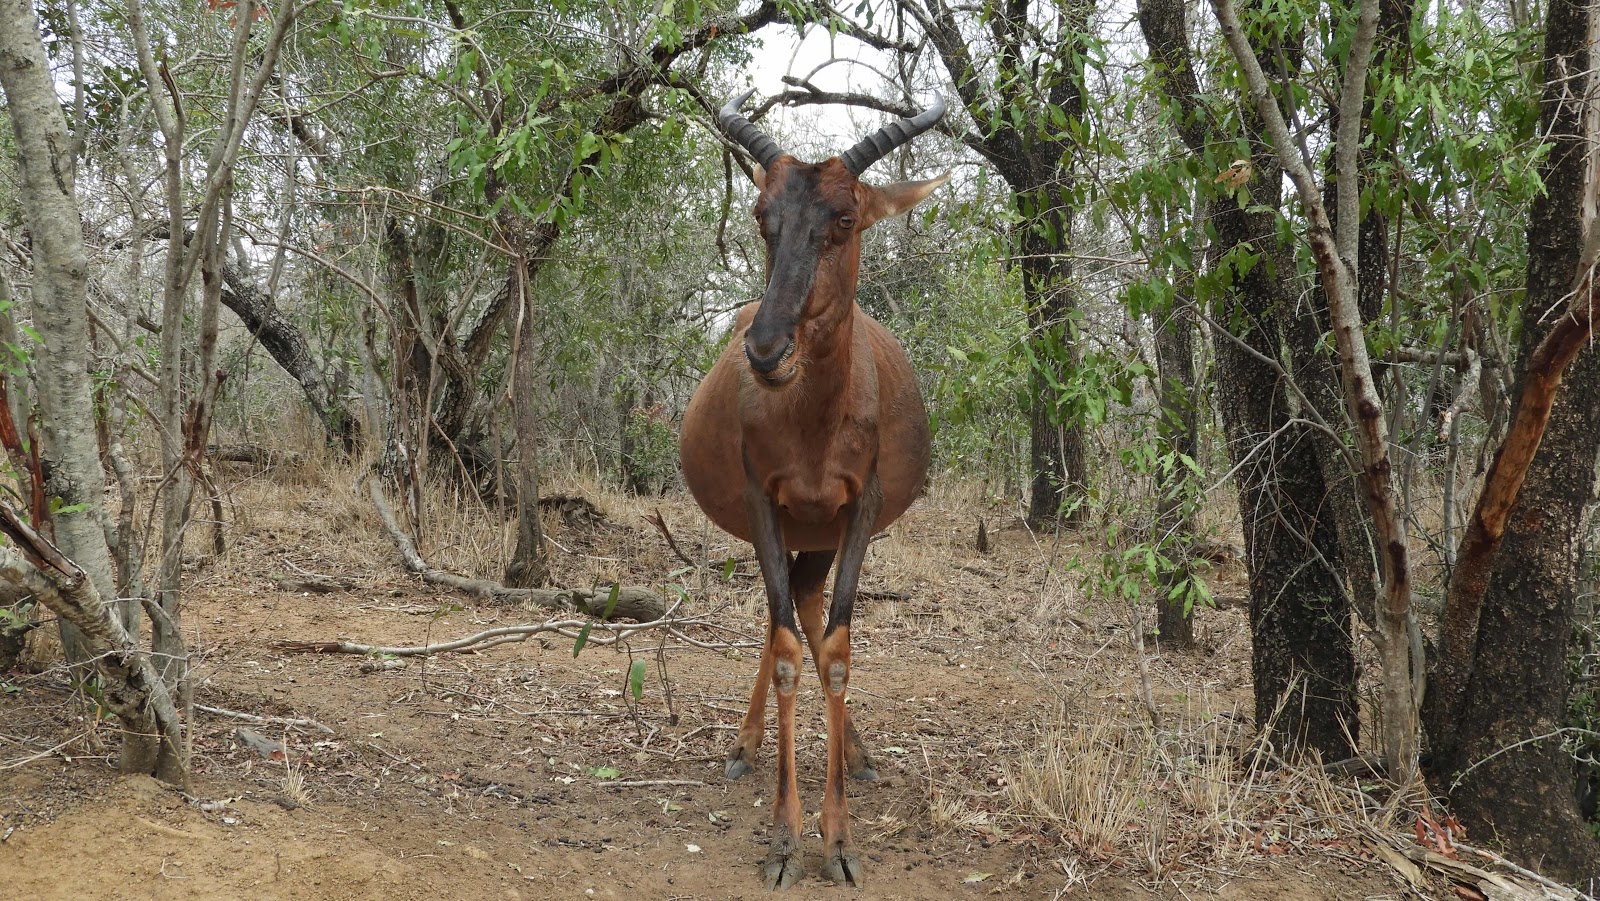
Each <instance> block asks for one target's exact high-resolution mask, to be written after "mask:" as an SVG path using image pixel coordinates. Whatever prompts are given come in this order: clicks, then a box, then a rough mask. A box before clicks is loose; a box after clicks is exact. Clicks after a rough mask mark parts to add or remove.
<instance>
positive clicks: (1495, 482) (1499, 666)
mask: <svg viewBox="0 0 1600 901" xmlns="http://www.w3.org/2000/svg"><path fill="white" fill-rule="evenodd" d="M1594 26H1595V18H1594V12H1593V10H1592V9H1591V8H1589V7H1588V6H1586V5H1584V4H1577V3H1568V2H1554V3H1551V4H1550V5H1549V7H1548V9H1547V11H1546V23H1545V48H1544V66H1543V72H1544V93H1543V103H1542V112H1541V133H1542V134H1546V135H1549V136H1550V137H1549V141H1550V142H1551V144H1552V145H1553V146H1552V147H1551V150H1550V153H1549V155H1548V156H1547V157H1546V158H1545V161H1544V163H1543V165H1542V166H1541V171H1540V174H1541V176H1542V179H1543V182H1544V187H1545V190H1544V193H1542V194H1541V195H1539V196H1538V197H1537V198H1536V199H1535V200H1534V203H1533V206H1532V209H1531V211H1530V213H1529V221H1528V268H1527V287H1526V294H1525V296H1524V299H1523V303H1522V317H1523V322H1522V339H1521V342H1520V343H1521V347H1520V354H1519V357H1520V360H1521V363H1522V368H1521V372H1520V373H1519V375H1518V379H1517V384H1516V386H1515V387H1514V389H1513V396H1514V397H1515V399H1516V400H1515V405H1514V407H1513V412H1512V415H1511V424H1510V427H1509V428H1508V430H1507V433H1506V436H1505V439H1504V440H1503V442H1502V443H1501V445H1500V448H1499V450H1498V451H1497V452H1496V454H1495V457H1494V461H1493V463H1492V464H1491V466H1490V467H1489V470H1488V472H1487V473H1486V474H1485V477H1484V487H1483V490H1482V492H1481V494H1480V496H1479V500H1478V504H1477V507H1476V509H1475V510H1474V512H1473V516H1472V518H1471V519H1470V520H1469V523H1468V528H1467V532H1466V535H1465V536H1464V537H1463V539H1462V542H1461V549H1460V552H1459V555H1458V558H1457V561H1456V566H1455V568H1454V570H1453V571H1452V573H1451V579H1450V583H1449V591H1448V595H1447V605H1446V608H1445V611H1444V616H1443V619H1442V621H1441V632H1440V639H1439V646H1438V648H1439V652H1438V655H1437V665H1436V666H1435V667H1434V669H1433V672H1432V681H1431V684H1430V690H1429V703H1428V707H1427V708H1426V711H1425V713H1426V718H1425V724H1426V725H1427V728H1428V737H1429V741H1430V744H1431V747H1432V751H1433V753H1432V757H1431V759H1430V761H1429V764H1430V769H1431V770H1432V775H1433V777H1434V781H1435V784H1436V785H1438V787H1439V788H1440V789H1441V790H1442V791H1444V792H1446V793H1447V794H1449V795H1450V797H1451V799H1452V800H1453V802H1454V804H1455V809H1456V810H1457V812H1458V813H1459V814H1460V815H1461V816H1462V818H1463V820H1464V821H1465V822H1466V823H1467V824H1468V825H1469V826H1470V827H1471V828H1473V829H1477V830H1480V831H1482V830H1493V834H1495V835H1496V836H1497V837H1498V838H1499V839H1500V840H1501V841H1503V842H1504V843H1505V844H1506V846H1507V847H1508V848H1509V850H1510V851H1511V852H1512V854H1513V855H1514V856H1516V857H1518V858H1520V859H1522V860H1525V861H1528V862H1529V863H1534V862H1537V863H1539V864H1540V865H1542V866H1544V867H1547V868H1548V870H1549V872H1551V873H1553V874H1556V875H1558V876H1559V877H1560V878H1562V879H1565V880H1568V881H1572V882H1583V881H1586V880H1590V879H1594V878H1596V877H1597V876H1600V844H1597V843H1596V842H1595V840H1594V838H1593V836H1592V834H1591V833H1590V831H1589V830H1588V829H1586V828H1585V826H1584V823H1583V817H1582V814H1581V813H1580V812H1579V811H1578V809H1577V803H1576V798H1575V796H1574V793H1573V786H1572V779H1571V777H1570V775H1569V774H1570V768H1571V764H1570V760H1569V758H1568V755H1567V754H1566V752H1565V751H1564V749H1563V747H1562V742H1561V739H1562V735H1563V723H1564V721H1565V716H1566V703H1567V695H1568V690H1569V689H1568V682H1569V677H1568V665H1567V656H1568V654H1569V652H1570V649H1571V643H1572V620H1573V610H1574V605H1575V602H1576V591H1577V588H1576V585H1577V581H1578V579H1577V574H1578V567H1579V562H1580V561H1579V557H1578V554H1579V551H1580V549H1581V536H1580V532H1579V526H1580V524H1581V522H1582V520H1583V513H1584V510H1585V508H1587V507H1589V506H1590V505H1591V504H1592V503H1593V502H1594V496H1595V472H1596V464H1597V460H1600V354H1596V353H1595V352H1594V351H1593V350H1592V349H1588V348H1587V347H1586V345H1587V343H1588V342H1589V341H1590V340H1591V336H1592V334H1593V330H1594V320H1595V317H1596V314H1597V312H1600V290H1597V288H1596V286H1595V284H1594V266H1595V262H1596V261H1595V257H1594V251H1593V250H1592V249H1590V247H1589V246H1587V244H1586V241H1587V237H1586V236H1587V233H1588V232H1589V231H1591V230H1592V229H1594V228H1595V227H1596V226H1595V224H1594V223H1593V221H1592V219H1591V218H1590V216H1589V215H1587V214H1586V211H1585V209H1584V207H1585V205H1586V204H1588V203H1592V200H1593V197H1594V194H1593V191H1594V186H1593V185H1590V184H1588V183H1587V182H1588V176H1589V170H1590V165H1591V154H1592V149H1591V142H1592V141H1593V140H1594V139H1595V129H1594V112H1593V110H1592V109H1590V108H1589V107H1588V106H1587V105H1586V104H1584V103H1581V102H1579V101H1578V100H1577V99H1576V98H1583V97H1587V96H1588V90H1589V84H1588V83H1589V80H1590V74H1589V73H1590V70H1591V68H1592V67H1591V66H1590V65H1589V60H1590V58H1591V49H1590V41H1589V37H1590V35H1591V33H1592V31H1593V28H1594Z"/></svg>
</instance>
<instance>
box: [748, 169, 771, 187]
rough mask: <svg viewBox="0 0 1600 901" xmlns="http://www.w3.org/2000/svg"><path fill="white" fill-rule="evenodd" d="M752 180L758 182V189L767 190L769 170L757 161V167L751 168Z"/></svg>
mask: <svg viewBox="0 0 1600 901" xmlns="http://www.w3.org/2000/svg"><path fill="white" fill-rule="evenodd" d="M750 180H751V181H753V182H755V183H756V190H757V191H765V190H766V189H767V170H765V169H763V168H761V164H760V163H756V165H755V168H754V169H751V170H750Z"/></svg>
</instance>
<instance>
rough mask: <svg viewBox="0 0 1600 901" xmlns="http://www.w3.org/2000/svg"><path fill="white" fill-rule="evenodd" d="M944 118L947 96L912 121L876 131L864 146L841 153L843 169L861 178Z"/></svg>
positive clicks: (938, 99) (935, 97)
mask: <svg viewBox="0 0 1600 901" xmlns="http://www.w3.org/2000/svg"><path fill="white" fill-rule="evenodd" d="M943 116H944V97H942V96H940V95H938V94H935V95H933V106H930V107H928V108H927V109H925V110H923V111H922V112H920V113H918V114H917V115H916V116H914V117H912V118H910V119H897V120H895V121H893V122H890V123H889V124H888V125H885V126H884V127H882V128H880V129H878V130H877V131H875V132H873V133H872V135H871V136H869V137H867V138H865V139H863V140H862V141H861V143H859V144H857V145H856V146H854V147H852V148H850V149H849V150H846V151H845V152H844V153H841V154H839V159H840V160H842V161H843V162H844V167H845V168H846V169H849V170H850V174H851V175H855V176H858V177H859V176H860V175H861V173H863V172H865V171H867V167H868V166H871V165H872V164H873V163H876V162H877V161H878V160H881V159H883V158H884V156H886V155H887V154H888V153H889V151H891V150H893V149H895V148H896V147H899V146H900V145H902V144H904V143H906V142H907V141H909V140H911V139H912V138H914V137H916V136H917V135H920V134H922V133H923V132H925V131H927V130H928V129H930V128H932V127H933V126H934V123H936V122H938V121H939V119H940V118H941V117H943Z"/></svg>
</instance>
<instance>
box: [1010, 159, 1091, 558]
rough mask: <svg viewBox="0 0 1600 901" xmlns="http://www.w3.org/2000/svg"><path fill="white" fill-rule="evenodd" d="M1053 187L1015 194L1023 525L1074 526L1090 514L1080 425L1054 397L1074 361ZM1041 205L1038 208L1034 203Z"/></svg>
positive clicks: (1059, 211) (1062, 214) (1063, 227)
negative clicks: (1022, 330)
mask: <svg viewBox="0 0 1600 901" xmlns="http://www.w3.org/2000/svg"><path fill="white" fill-rule="evenodd" d="M1059 190H1060V189H1059V187H1057V186H1052V187H1050V188H1049V189H1045V190H1040V191H1037V192H1033V193H1031V194H1029V193H1022V192H1019V193H1018V194H1017V206H1018V207H1019V212H1021V213H1022V215H1024V216H1029V217H1030V219H1029V221H1027V222H1025V223H1024V224H1023V225H1022V226H1021V229H1022V236H1021V240H1020V241H1019V247H1020V249H1021V251H1022V262H1021V266H1020V268H1021V269H1022V300H1023V303H1024V304H1026V305H1027V308H1028V330H1029V332H1030V334H1031V337H1030V339H1029V345H1030V347H1031V348H1032V355H1033V360H1032V365H1031V366H1030V367H1029V372H1028V385H1029V389H1028V396H1029V404H1030V409H1029V411H1028V420H1029V463H1030V466H1029V468H1030V472H1031V474H1032V479H1033V482H1032V486H1033V487H1032V491H1031V493H1030V495H1029V500H1028V524H1029V525H1031V526H1033V527H1034V528H1053V527H1055V526H1057V525H1066V526H1076V525H1078V524H1081V523H1082V522H1083V521H1084V520H1085V519H1086V518H1087V517H1088V515H1089V508H1088V507H1087V506H1086V505H1085V504H1084V503H1083V501H1084V499H1085V491H1086V489H1087V487H1088V486H1087V482H1088V473H1087V471H1086V462H1085V459H1084V452H1083V426H1082V424H1081V422H1080V421H1079V418H1078V417H1077V416H1075V415H1073V414H1072V412H1071V411H1070V410H1066V411H1063V410H1062V409H1061V407H1060V405H1059V404H1058V402H1057V399H1058V397H1059V396H1060V395H1061V393H1062V390H1063V387H1064V386H1066V385H1068V384H1070V382H1071V380H1072V378H1073V377H1074V373H1075V370H1076V369H1077V366H1078V346H1077V340H1076V337H1075V335H1074V332H1073V323H1072V318H1073V314H1074V311H1075V310H1076V308H1077V299H1076V298H1075V297H1074V296H1073V290H1072V284H1071V278H1072V265H1071V263H1070V262H1069V261H1068V257H1067V253H1068V252H1069V249H1070V245H1071V234H1072V232H1071V221H1072V211H1071V210H1067V209H1063V208H1061V207H1060V206H1058V205H1057V204H1056V202H1055V201H1054V200H1053V199H1052V198H1053V197H1054V196H1055V195H1056V194H1057V193H1058V191H1059ZM1040 207H1044V208H1042V209H1041V208H1040Z"/></svg>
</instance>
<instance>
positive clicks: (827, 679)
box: [816, 474, 883, 886]
mask: <svg viewBox="0 0 1600 901" xmlns="http://www.w3.org/2000/svg"><path fill="white" fill-rule="evenodd" d="M882 509H883V493H882V491H881V490H880V489H879V487H878V477H877V475H876V474H874V475H873V476H871V478H870V479H869V480H868V481H867V485H866V490H864V491H863V492H862V493H861V497H860V498H859V499H858V500H857V501H856V503H855V506H854V508H853V509H852V510H851V511H850V522H849V524H848V525H847V526H846V527H845V532H844V547H843V548H841V549H840V552H839V573H838V575H836V576H835V577H834V581H833V604H832V606H831V607H830V608H829V609H828V628H827V631H825V632H824V633H823V636H822V651H821V653H820V654H817V655H816V656H817V670H818V672H819V673H820V675H821V676H822V690H823V693H824V694H826V695H827V712H828V784H827V790H826V794H825V795H824V796H823V799H822V857H823V865H822V872H823V875H825V876H827V877H828V878H829V879H832V880H833V881H834V882H848V883H850V884H851V885H855V886H859V885H861V875H862V872H861V860H860V858H858V857H857V856H856V852H855V848H854V846H853V845H852V844H851V843H850V808H849V805H848V803H847V802H846V801H845V794H844V777H845V773H846V772H848V764H849V760H848V753H849V749H850V746H851V744H852V741H851V738H852V735H851V733H852V731H853V730H851V728H850V714H849V713H848V712H847V711H846V710H845V706H844V698H845V690H846V689H847V688H849V686H850V616H851V614H852V613H854V612H855V603H856V584H857V582H858V581H859V579H860V576H861V561H862V560H863V559H865V557H866V555H867V542H868V540H869V539H870V538H871V537H872V527H873V525H874V524H875V523H876V522H877V521H878V513H879V511H881V510H882Z"/></svg>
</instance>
